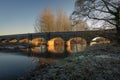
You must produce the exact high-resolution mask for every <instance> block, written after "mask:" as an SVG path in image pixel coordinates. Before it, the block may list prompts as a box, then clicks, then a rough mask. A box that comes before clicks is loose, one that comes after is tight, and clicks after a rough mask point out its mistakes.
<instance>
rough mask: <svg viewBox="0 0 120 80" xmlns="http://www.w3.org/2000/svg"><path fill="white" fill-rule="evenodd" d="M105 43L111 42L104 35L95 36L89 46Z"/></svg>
mask: <svg viewBox="0 0 120 80" xmlns="http://www.w3.org/2000/svg"><path fill="white" fill-rule="evenodd" d="M106 43H111V41H110V40H109V39H107V38H105V37H95V38H93V39H92V40H91V42H90V46H92V45H96V44H106Z"/></svg>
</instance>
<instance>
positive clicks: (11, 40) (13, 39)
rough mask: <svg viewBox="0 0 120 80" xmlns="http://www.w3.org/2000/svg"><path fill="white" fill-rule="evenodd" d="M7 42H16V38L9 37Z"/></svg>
mask: <svg viewBox="0 0 120 80" xmlns="http://www.w3.org/2000/svg"><path fill="white" fill-rule="evenodd" d="M9 42H10V43H16V42H17V39H15V38H11V39H10V40H9Z"/></svg>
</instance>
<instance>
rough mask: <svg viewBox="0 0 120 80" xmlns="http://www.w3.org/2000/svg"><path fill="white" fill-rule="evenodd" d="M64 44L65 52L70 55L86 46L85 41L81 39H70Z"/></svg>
mask: <svg viewBox="0 0 120 80" xmlns="http://www.w3.org/2000/svg"><path fill="white" fill-rule="evenodd" d="M66 44H67V51H68V52H70V53H76V52H81V51H83V50H84V49H85V48H86V46H87V42H86V40H85V39H83V38H81V37H75V38H71V39H69V40H68V41H67V43H66Z"/></svg>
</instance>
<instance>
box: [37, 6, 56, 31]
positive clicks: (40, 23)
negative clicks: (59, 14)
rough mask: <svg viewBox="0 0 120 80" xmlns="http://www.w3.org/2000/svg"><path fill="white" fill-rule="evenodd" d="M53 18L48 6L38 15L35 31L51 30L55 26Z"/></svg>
mask: <svg viewBox="0 0 120 80" xmlns="http://www.w3.org/2000/svg"><path fill="white" fill-rule="evenodd" d="M54 22H55V18H54V15H53V13H52V11H51V9H50V8H46V9H45V10H44V11H43V12H42V13H41V14H40V15H39V17H38V19H37V22H36V26H35V31H36V32H52V31H54V27H55V23H54Z"/></svg>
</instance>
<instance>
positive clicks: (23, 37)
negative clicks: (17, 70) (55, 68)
mask: <svg viewBox="0 0 120 80" xmlns="http://www.w3.org/2000/svg"><path fill="white" fill-rule="evenodd" d="M115 35H116V31H115V30H114V29H109V30H96V31H71V32H44V33H28V34H15V35H4V36H0V43H12V42H16V43H22V42H29V41H32V40H35V39H37V38H42V39H44V40H45V41H46V42H48V41H49V40H51V39H54V38H61V39H63V40H64V42H66V41H69V40H70V39H72V38H75V37H80V38H83V39H84V40H86V43H87V45H89V44H90V42H91V40H92V39H93V38H95V37H104V38H106V39H109V40H110V41H111V42H113V43H114V42H115V40H116V39H115V38H116V36H115ZM41 42H42V40H41Z"/></svg>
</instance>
